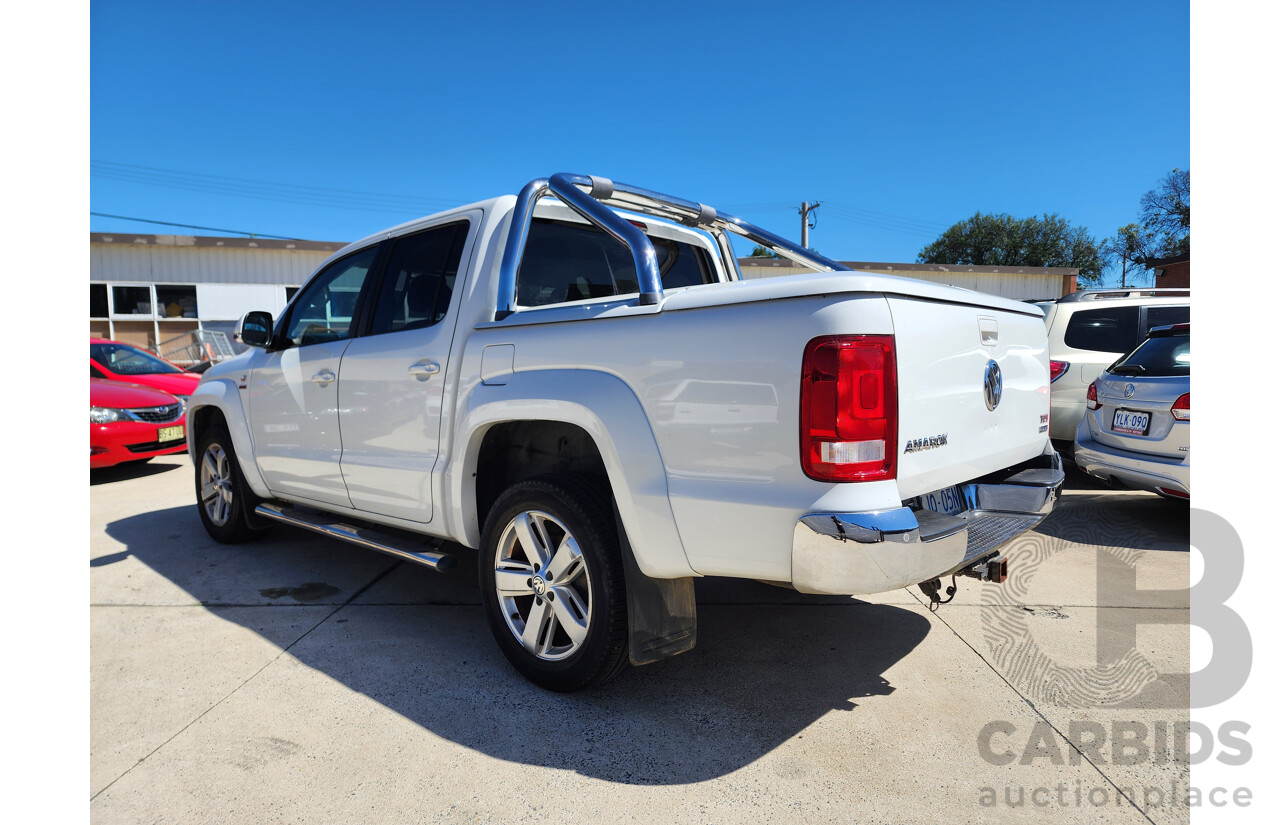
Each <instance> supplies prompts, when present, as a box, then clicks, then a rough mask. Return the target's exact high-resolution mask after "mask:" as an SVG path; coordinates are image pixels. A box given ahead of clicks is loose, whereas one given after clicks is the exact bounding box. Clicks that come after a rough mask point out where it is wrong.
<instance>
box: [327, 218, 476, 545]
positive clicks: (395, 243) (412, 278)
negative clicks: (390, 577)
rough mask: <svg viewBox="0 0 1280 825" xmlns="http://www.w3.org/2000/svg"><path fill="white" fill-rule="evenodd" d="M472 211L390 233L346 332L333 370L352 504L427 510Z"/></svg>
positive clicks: (413, 517) (413, 513) (420, 517)
mask: <svg viewBox="0 0 1280 825" xmlns="http://www.w3.org/2000/svg"><path fill="white" fill-rule="evenodd" d="M479 219H480V213H478V212H477V213H475V215H473V216H470V220H468V219H466V218H463V219H462V220H459V219H457V218H453V219H452V220H451V221H450V222H449V223H446V224H442V225H438V226H433V227H430V228H428V229H426V230H424V231H420V232H415V233H414V234H412V235H405V236H403V237H400V238H395V239H393V240H392V241H390V242H388V243H389V245H390V249H389V250H388V252H387V264H386V266H385V267H384V268H383V270H382V273H383V274H382V276H381V284H380V286H379V288H378V290H377V292H376V297H374V298H371V300H372V301H373V309H372V312H371V313H370V315H371V321H370V323H369V328H368V329H367V330H366V331H365V332H364V333H363V334H362V335H361V336H360V337H359V338H356V339H355V340H353V341H352V342H351V344H350V346H349V347H348V348H347V351H346V353H345V354H344V355H343V358H342V367H341V370H340V372H339V374H338V387H339V396H340V399H341V412H340V413H339V421H340V425H341V429H342V477H343V479H344V480H345V482H346V489H347V493H348V495H350V497H351V505H352V506H353V507H355V508H357V509H360V510H364V511H366V512H370V513H377V514H380V515H384V516H394V517H396V518H403V519H408V520H410V521H415V522H428V521H430V520H431V516H432V496H431V472H432V469H433V467H434V466H435V463H436V458H437V456H438V455H439V452H440V419H441V407H442V405H443V403H444V391H445V368H446V367H447V366H448V363H449V349H450V345H451V343H452V340H453V330H454V326H455V325H456V322H457V313H456V311H454V312H450V308H451V307H452V306H454V305H455V304H456V303H457V301H455V300H453V295H454V292H455V285H456V281H457V278H458V277H459V272H465V264H464V263H463V262H464V261H465V260H466V259H467V258H468V257H469V256H468V255H464V252H465V251H466V250H468V249H469V248H470V247H469V244H468V238H469V236H471V235H472V234H474V228H475V227H478V226H479V223H480V220H479ZM459 291H460V290H459ZM371 294H374V293H372V291H371Z"/></svg>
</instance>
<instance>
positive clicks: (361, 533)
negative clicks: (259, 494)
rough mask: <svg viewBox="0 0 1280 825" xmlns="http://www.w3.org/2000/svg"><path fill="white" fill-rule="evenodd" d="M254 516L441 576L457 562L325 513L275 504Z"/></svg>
mask: <svg viewBox="0 0 1280 825" xmlns="http://www.w3.org/2000/svg"><path fill="white" fill-rule="evenodd" d="M254 513H255V514H257V515H259V516H262V517H263V518H267V519H271V520H272V521H277V522H280V523H281V524H289V525H292V526H294V527H301V528H302V529H304V530H310V531H311V532H313V533H319V534H320V535H322V536H328V537H329V538H334V539H338V540H339V541H345V542H347V543H348V544H356V545H359V546H360V547H364V548H367V549H369V550H377V551H378V552H380V553H386V554H388V555H391V556H395V557H396V558H399V559H404V560H405V561H411V562H413V563H414V564H421V565H423V566H424V567H430V568H431V569H432V570H436V571H439V572H441V573H443V572H445V571H447V570H451V569H453V568H454V567H455V566H456V565H457V563H458V560H457V558H456V557H454V556H451V555H449V554H448V553H437V552H434V551H431V550H425V549H423V548H422V544H421V542H415V541H412V540H410V539H404V538H400V537H398V536H393V535H390V534H389V533H383V532H381V531H378V530H374V529H372V528H369V527H358V526H355V525H351V524H342V523H339V522H334V521H329V520H328V519H329V518H330V517H329V516H326V515H325V514H323V513H312V512H309V511H306V510H297V509H295V508H293V507H290V506H287V505H280V504H272V503H265V504H259V505H258V506H257V508H255V509H254Z"/></svg>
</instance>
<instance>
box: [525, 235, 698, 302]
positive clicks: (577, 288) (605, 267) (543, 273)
mask: <svg viewBox="0 0 1280 825" xmlns="http://www.w3.org/2000/svg"><path fill="white" fill-rule="evenodd" d="M649 240H650V241H651V242H652V243H653V250H654V252H655V253H657V258H658V273H659V274H660V275H661V276H662V286H663V288H664V289H675V288H678V287H682V286H693V285H695V284H709V283H714V282H715V280H716V274H715V268H714V267H713V266H712V264H711V261H710V259H709V258H708V257H707V253H706V251H705V250H703V249H700V248H698V247H696V246H693V245H692V244H688V243H684V242H682V241H672V240H668V239H666V238H657V237H653V236H650V237H649ZM639 289H640V287H639V282H638V278H637V276H636V266H635V259H634V258H633V257H632V255H631V251H630V250H629V249H627V246H626V244H624V243H622V242H621V241H618V240H616V239H614V238H612V237H610V236H609V235H607V234H605V232H604V231H603V230H601V229H599V228H597V227H595V226H591V225H587V224H580V223H573V222H569V221H558V220H551V219H547V218H534V219H533V222H532V223H531V224H530V226H529V239H528V241H527V242H526V244H525V250H524V258H523V259H522V260H521V261H520V272H519V274H518V275H517V276H516V292H517V300H518V302H519V304H520V306H525V307H538V306H546V305H548V304H563V303H572V302H574V301H586V300H589V299H591V298H607V297H611V296H614V295H631V294H634V293H636V292H638V291H639Z"/></svg>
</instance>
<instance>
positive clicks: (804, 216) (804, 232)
mask: <svg viewBox="0 0 1280 825" xmlns="http://www.w3.org/2000/svg"><path fill="white" fill-rule="evenodd" d="M819 206H822V204H821V203H818V202H817V201H814V203H813V205H812V206H810V205H809V202H808V201H805V202H804V203H802V204H800V245H801V246H803V247H804V248H805V249H808V248H809V230H810V229H811V228H812V227H810V226H809V213H810V212H812V211H813V210H815V209H817V208H818V207H819ZM814 226H817V224H816V223H815V224H814Z"/></svg>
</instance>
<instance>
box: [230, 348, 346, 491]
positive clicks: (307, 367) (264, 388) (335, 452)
mask: <svg viewBox="0 0 1280 825" xmlns="http://www.w3.org/2000/svg"><path fill="white" fill-rule="evenodd" d="M349 343H350V341H348V340H341V341H331V342H328V343H322V344H312V345H310V346H306V347H291V348H289V349H286V350H282V351H279V352H265V353H262V354H261V355H260V359H261V360H260V361H259V362H258V364H257V365H256V366H255V367H254V369H253V380H252V381H251V382H250V384H249V389H248V393H249V410H250V412H249V420H250V423H251V426H252V429H253V444H254V450H253V451H254V455H255V457H256V458H257V460H258V469H259V470H260V471H261V472H262V477H263V480H264V481H266V483H267V486H268V487H269V488H271V490H272V492H276V493H280V494H282V495H295V496H302V497H304V498H308V499H312V500H315V501H323V502H326V503H329V504H340V505H342V506H344V507H350V506H351V500H350V499H349V498H348V497H347V488H346V486H345V485H344V484H343V483H342V472H341V469H340V466H339V461H340V460H341V458H342V438H341V435H340V433H339V431H338V382H337V376H338V369H339V367H340V365H341V363H342V354H343V352H344V351H345V350H346V348H347V345H348V344H349ZM327 375H332V376H333V379H332V380H330V381H328V382H321V381H318V380H316V378H317V376H321V377H324V376H327Z"/></svg>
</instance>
